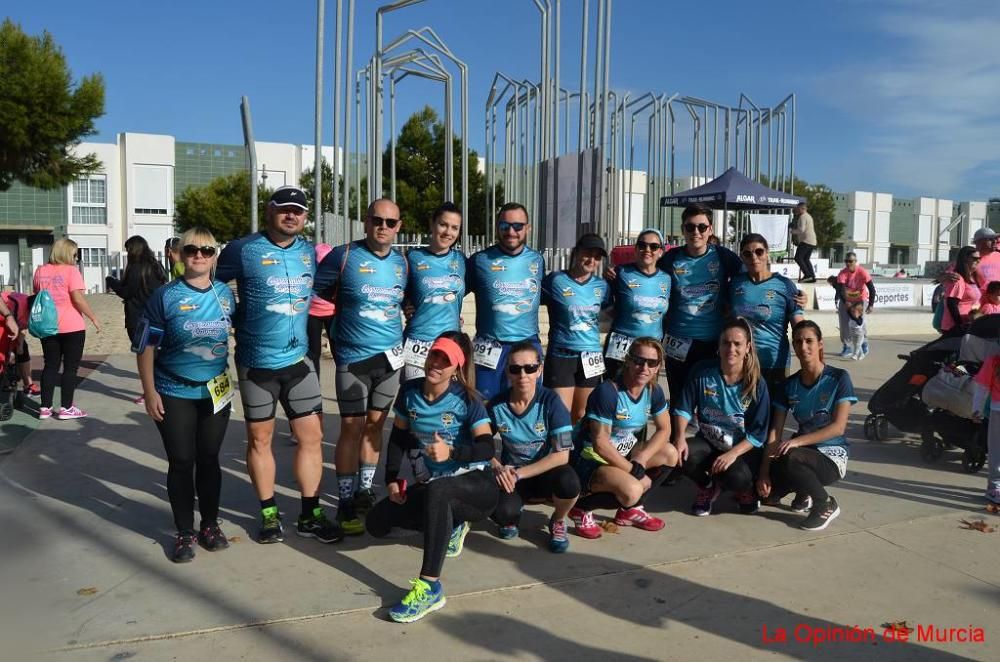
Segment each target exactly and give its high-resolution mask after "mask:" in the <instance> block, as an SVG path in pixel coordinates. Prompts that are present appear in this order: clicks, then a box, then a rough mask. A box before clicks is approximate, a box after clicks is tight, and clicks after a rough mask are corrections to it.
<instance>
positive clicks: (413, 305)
mask: <svg viewBox="0 0 1000 662" xmlns="http://www.w3.org/2000/svg"><path fill="white" fill-rule="evenodd" d="M430 232H431V239H430V243H429V244H428V245H427V246H426V247H424V248H414V249H413V250H411V251H409V252H408V253H407V254H406V260H407V262H409V265H410V271H409V276H408V277H407V283H406V299H405V300H404V306H405V309H406V310H407V313H408V318H409V322H408V323H407V324H406V329H405V331H404V332H403V359H404V360H405V361H406V365H404V366H403V381H409V380H411V379H415V378H416V377H422V376H423V375H424V361H426V360H427V350H428V349H430V346H431V343H432V342H434V339H435V338H437V337H438V336H439V335H441V334H442V333H444V332H445V331H458V330H460V329H461V328H462V324H461V316H462V299H463V298H465V256H464V255H462V253H461V251H458V250H457V249H456V248H455V242H457V241H458V238H459V237H460V236H461V234H462V212H461V211H460V210H459V209H458V207H456V206H455V204H454V203H452V202H446V203H444V204H443V205H441V206H440V207H438V208H437V209H435V210H434V215H433V217H432V218H431V224H430ZM411 312H412V315H411V314H409V313H411Z"/></svg>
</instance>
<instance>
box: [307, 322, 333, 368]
mask: <svg viewBox="0 0 1000 662" xmlns="http://www.w3.org/2000/svg"><path fill="white" fill-rule="evenodd" d="M331 319H333V315H329V316H327V317H317V316H316V315H310V316H309V320H308V321H307V322H306V335H307V337H308V338H309V349H308V350H306V356H308V357H309V358H311V359H312V362H313V365H314V366H316V378H317V379H318V378H319V360H320V358H321V357H322V356H323V330H324V329H326V327H327V325H328V324H329V323H330V320H331ZM326 336H327V338H328V339H329V337H330V332H329V331H327V333H326Z"/></svg>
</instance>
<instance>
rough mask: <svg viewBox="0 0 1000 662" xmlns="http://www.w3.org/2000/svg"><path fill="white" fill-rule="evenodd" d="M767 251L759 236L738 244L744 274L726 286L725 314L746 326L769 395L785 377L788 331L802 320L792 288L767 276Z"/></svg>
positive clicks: (781, 279) (786, 281) (787, 282)
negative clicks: (744, 323) (727, 290)
mask: <svg viewBox="0 0 1000 662" xmlns="http://www.w3.org/2000/svg"><path fill="white" fill-rule="evenodd" d="M768 251H769V248H768V245H767V239H765V238H764V237H763V235H759V234H756V233H751V234H748V235H746V236H745V237H743V240H742V241H740V258H742V259H743V264H744V265H745V266H746V269H747V271H746V273H741V274H737V275H736V276H734V277H733V280H732V282H731V283H730V286H729V312H730V314H732V315H734V316H736V317H742V318H743V319H745V320H747V321H748V322H750V326H751V327H752V328H753V340H754V345H755V348H756V350H757V360H758V361H759V362H760V374H761V377H763V378H764V382H765V383H766V384H767V388H768V392H769V393H770V394H771V395H773V394H774V393H776V392H777V391H776V389H777V387H778V385H779V384H781V382H783V381H784V380H785V376H786V375H787V374H788V363H789V358H790V357H789V349H788V327H789V326H790V325H792V324H796V323H798V322H799V321H801V320H802V319H804V317H803V315H804V313H803V311H802V308H800V307H799V305H798V304H797V303H796V302H795V297H796V296H798V288H797V287H795V284H794V283H792V281H790V280H789V279H787V278H785V277H784V276H782V275H781V274H773V273H771V267H770V263H769V259H768V255H769V253H768Z"/></svg>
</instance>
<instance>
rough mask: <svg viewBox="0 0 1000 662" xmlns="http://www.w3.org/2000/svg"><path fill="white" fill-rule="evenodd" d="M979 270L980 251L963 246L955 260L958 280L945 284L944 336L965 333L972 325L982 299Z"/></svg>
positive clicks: (942, 321) (942, 325) (942, 323)
mask: <svg viewBox="0 0 1000 662" xmlns="http://www.w3.org/2000/svg"><path fill="white" fill-rule="evenodd" d="M978 270H979V251H978V250H976V249H975V248H974V247H972V246H963V247H962V249H961V250H960V251H958V258H957V259H956V260H955V274H956V275H957V276H958V278H957V279H954V280H949V281H947V282H945V283H944V292H943V293H942V296H943V297H944V314H943V315H942V317H941V332H942V334H944V335H957V334H962V333H965V332H966V331H967V330H968V328H969V325H970V324H971V323H972V310H973V309H974V308H976V307H978V306H979V300H980V299H981V298H982V293H981V291H980V289H979V285H978V284H977V280H976V279H977V272H978Z"/></svg>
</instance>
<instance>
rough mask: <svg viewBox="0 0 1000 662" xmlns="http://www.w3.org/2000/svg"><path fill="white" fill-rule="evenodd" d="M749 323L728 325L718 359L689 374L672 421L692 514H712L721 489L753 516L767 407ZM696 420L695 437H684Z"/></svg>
mask: <svg viewBox="0 0 1000 662" xmlns="http://www.w3.org/2000/svg"><path fill="white" fill-rule="evenodd" d="M751 334H752V332H751V330H750V324H749V322H747V321H746V320H745V319H743V318H739V317H738V318H735V319H731V320H729V321H727V322H726V323H725V324H724V325H723V327H722V336H721V337H720V338H719V358H717V359H710V360H707V361H703V362H701V363H699V364H698V365H697V366H695V367H694V368H692V369H691V373H690V375H689V376H688V381H687V383H686V384H685V386H684V390H683V391H682V392H681V394H680V399H679V401H678V403H677V405H676V408H675V410H674V416H673V424H674V445H675V446H676V447H677V452H678V454H679V455H680V461H681V466H682V469H683V472H684V475H686V476H687V477H688V478H690V479H691V480H692V481H693V482H694V483H695V485H696V486H697V487H698V493H697V496H696V497H695V500H694V504H692V506H691V514H693V515H697V516H698V517H704V516H706V515H711V514H712V505H713V504H714V503H715V500H716V499H718V498H719V494H721V493H722V490H723V489H725V490H726V491H729V492H733V493H735V494H736V500H737V502H738V504H739V508H740V512H743V513H753V512H756V510H757V506H758V502H757V497H756V494H755V493H754V479H755V478H756V475H757V468H758V466H759V465H760V456H761V450H760V449H761V446H763V445H764V441H765V439H766V438H767V420H768V413H769V409H770V406H771V403H770V399H769V396H768V392H767V386H766V385H765V384H764V380H763V378H762V377H761V375H760V364H759V363H758V362H757V353H756V351H755V350H754V344H753V337H752V335H751ZM695 417H697V419H698V433H697V434H696V435H695V436H694V437H692V438H691V439H690V440H689V439H687V438H685V436H684V433H685V432H686V431H687V426H688V421H690V420H691V419H693V418H695Z"/></svg>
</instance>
